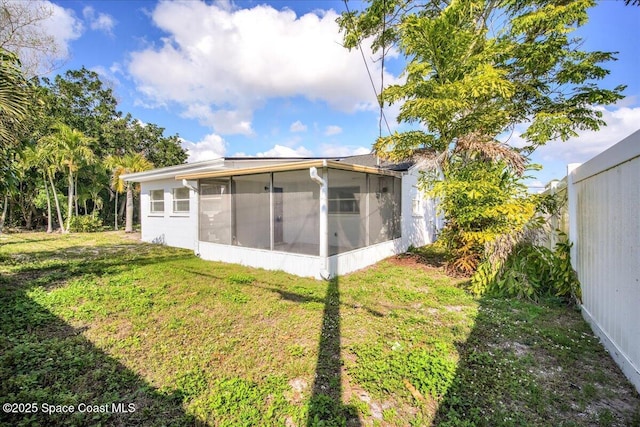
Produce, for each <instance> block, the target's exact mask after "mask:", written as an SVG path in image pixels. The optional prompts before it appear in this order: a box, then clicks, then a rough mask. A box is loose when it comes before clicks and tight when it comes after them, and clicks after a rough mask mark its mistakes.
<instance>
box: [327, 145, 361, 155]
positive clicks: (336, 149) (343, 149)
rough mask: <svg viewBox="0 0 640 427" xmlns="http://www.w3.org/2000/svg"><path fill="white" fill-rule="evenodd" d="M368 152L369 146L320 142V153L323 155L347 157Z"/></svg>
mask: <svg viewBox="0 0 640 427" xmlns="http://www.w3.org/2000/svg"><path fill="white" fill-rule="evenodd" d="M370 152H371V148H366V147H356V146H352V145H346V146H345V145H335V144H322V145H321V146H320V155H321V156H323V157H348V156H357V155H360V154H369V153H370Z"/></svg>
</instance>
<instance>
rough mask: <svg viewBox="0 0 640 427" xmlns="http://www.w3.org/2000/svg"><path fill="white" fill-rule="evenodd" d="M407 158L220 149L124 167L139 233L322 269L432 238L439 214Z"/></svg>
mask: <svg viewBox="0 0 640 427" xmlns="http://www.w3.org/2000/svg"><path fill="white" fill-rule="evenodd" d="M418 177H419V171H418V169H417V167H416V166H415V165H413V164H410V163H404V164H392V163H385V162H380V161H379V160H378V159H377V158H376V157H375V156H374V155H371V154H370V155H363V156H351V157H344V158H250V157H242V158H238V157H235V158H234V157H225V158H219V159H214V160H207V161H202V162H195V163H187V164H183V165H178V166H171V167H166V168H161V169H154V170H150V171H145V172H140V173H134V174H128V175H124V176H123V179H125V180H126V181H132V182H139V183H140V184H141V215H140V217H141V227H142V240H143V241H146V242H155V243H161V244H166V245H169V246H176V247H182V248H187V249H192V250H193V251H194V252H195V253H196V254H197V255H198V256H200V257H202V258H203V259H206V260H214V261H223V262H230V263H238V264H242V265H247V266H252V267H260V268H265V269H269V270H284V271H286V272H288V273H292V274H296V275H299V276H311V277H315V278H325V279H326V278H330V277H333V276H335V275H341V274H346V273H349V272H351V271H355V270H358V269H360V268H363V267H366V266H368V265H371V264H374V263H375V262H377V261H379V260H381V259H383V258H386V257H388V256H391V255H394V254H398V253H401V252H404V251H406V250H407V248H408V247H409V246H410V245H413V246H422V245H425V244H428V243H431V242H433V241H434V240H435V237H436V233H437V231H438V229H439V228H440V226H441V220H440V219H439V218H438V217H437V215H436V212H435V204H434V202H433V200H429V199H426V198H425V197H424V196H423V195H422V193H421V192H420V191H419V190H418V188H417V182H418Z"/></svg>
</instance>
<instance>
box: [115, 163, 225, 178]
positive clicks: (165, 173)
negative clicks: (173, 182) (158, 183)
mask: <svg viewBox="0 0 640 427" xmlns="http://www.w3.org/2000/svg"><path fill="white" fill-rule="evenodd" d="M221 165H224V158H223V157H219V158H216V159H209V160H202V161H199V162H193V163H182V164H180V165H174V166H167V167H164V168H158V169H151V170H148V171H144V172H136V173H127V174H123V175H121V176H120V178H121V179H123V180H124V181H134V182H145V181H153V180H156V179H163V178H173V177H174V176H175V175H176V173H179V172H180V171H183V170H185V169H201V168H208V167H220V166H221Z"/></svg>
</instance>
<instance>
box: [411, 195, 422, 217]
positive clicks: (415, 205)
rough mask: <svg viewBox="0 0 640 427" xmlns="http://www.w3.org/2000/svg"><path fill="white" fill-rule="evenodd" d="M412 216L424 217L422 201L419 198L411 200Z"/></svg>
mask: <svg viewBox="0 0 640 427" xmlns="http://www.w3.org/2000/svg"><path fill="white" fill-rule="evenodd" d="M411 214H412V215H413V216H424V212H423V210H422V199H421V198H420V197H419V196H414V197H413V199H412V200H411Z"/></svg>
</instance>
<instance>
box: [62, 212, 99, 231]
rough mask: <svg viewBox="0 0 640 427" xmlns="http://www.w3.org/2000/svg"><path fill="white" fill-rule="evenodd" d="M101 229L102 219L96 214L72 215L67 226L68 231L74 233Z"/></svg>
mask: <svg viewBox="0 0 640 427" xmlns="http://www.w3.org/2000/svg"><path fill="white" fill-rule="evenodd" d="M103 229H104V226H103V224H102V220H101V219H100V217H98V216H97V215H79V216H74V217H72V218H71V222H70V227H69V231H71V232H75V233H95V232H97V231H102V230H103Z"/></svg>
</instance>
